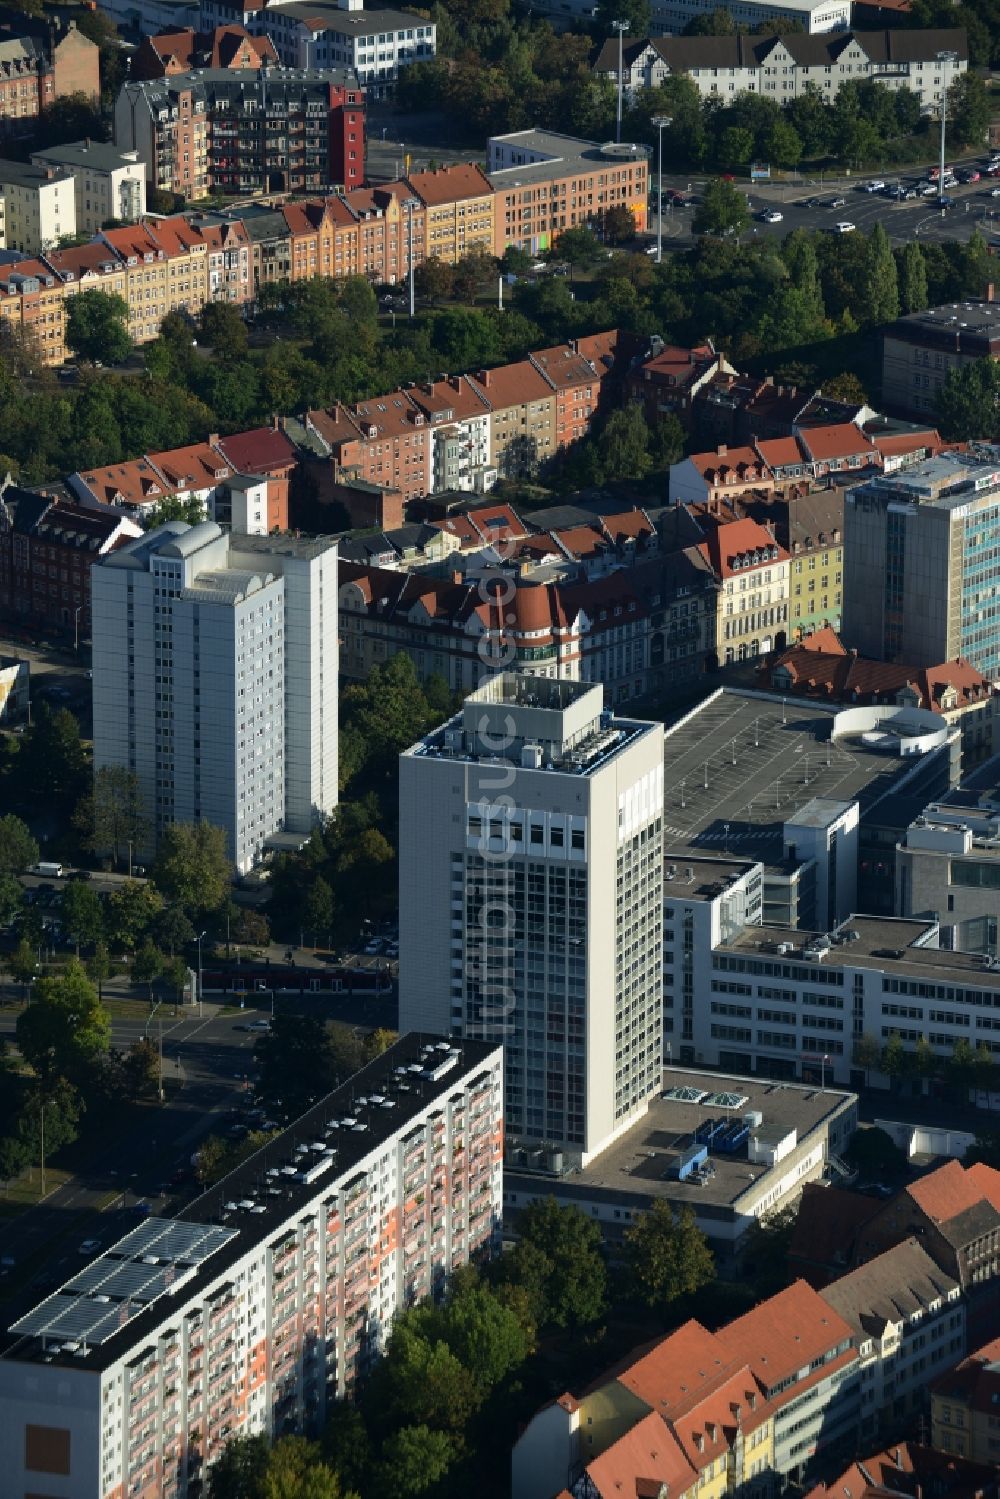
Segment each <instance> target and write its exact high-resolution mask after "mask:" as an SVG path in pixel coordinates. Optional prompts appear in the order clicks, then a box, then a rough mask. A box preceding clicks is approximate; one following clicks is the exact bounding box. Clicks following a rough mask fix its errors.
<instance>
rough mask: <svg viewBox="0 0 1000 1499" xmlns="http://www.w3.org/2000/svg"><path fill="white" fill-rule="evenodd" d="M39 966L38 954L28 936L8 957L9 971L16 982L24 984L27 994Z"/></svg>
mask: <svg viewBox="0 0 1000 1499" xmlns="http://www.w3.org/2000/svg"><path fill="white" fill-rule="evenodd" d="M37 968H38V955H37V953H36V952H35V949H34V948H33V947H32V945H31V943H30V942H29V941H28V939H27V938H26V937H22V938H21V940H20V942H19V943H18V944H17V946H16V947H15V949H14V951H13V952H12V953H11V955H10V957H9V958H8V959H7V971H8V973H9V974H10V976H11V978H12V979H13V980H14V982H15V984H23V985H24V992H25V995H27V993H28V985H29V984H30V983H31V981H32V979H33V978H34V977H35V971H36V969H37Z"/></svg>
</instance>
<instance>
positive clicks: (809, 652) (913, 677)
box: [770, 626, 992, 713]
mask: <svg viewBox="0 0 1000 1499" xmlns="http://www.w3.org/2000/svg"><path fill="white" fill-rule="evenodd" d="M770 671H771V675H772V678H773V676H774V673H775V672H776V671H780V672H782V673H785V672H787V673H788V675H789V676H790V677H791V684H790V685H791V690H792V691H793V692H800V693H803V694H805V695H807V696H810V697H821V698H823V699H824V700H826V701H831V702H852V703H854V702H858V701H859V700H860V701H867V700H875V701H879V700H883V701H884V700H885V699H887V698H891V697H895V696H896V695H897V694H899V693H900V692H902V691H903V690H904V689H906V688H910V689H912V691H914V692H915V693H916V694H917V696H918V698H919V701H920V706H921V707H922V708H929V709H930V710H931V711H932V712H935V713H940V712H947V711H950V710H947V709H944V708H943V707H942V700H943V697H944V694H945V692H946V691H947V690H948V689H949V688H953V689H954V690H955V693H956V695H957V696H956V702H955V706H956V707H965V706H966V705H967V704H969V703H975V702H980V701H982V700H984V699H986V698H988V697H989V696H990V695H991V693H992V687H991V685H990V682H989V681H988V679H987V678H986V677H984V676H983V674H982V673H981V672H979V671H977V670H976V668H975V667H974V666H972V665H971V663H970V662H968V661H965V660H963V659H962V658H961V657H959V658H958V659H957V660H955V661H945V662H942V663H941V665H939V666H907V665H905V664H903V663H899V662H887V661H871V660H869V659H868V658H867V657H865V656H857V655H855V654H854V652H852V651H846V650H845V649H844V647H843V645H842V644H841V642H840V639H839V637H838V636H837V634H836V633H835V631H833V630H832V629H830V628H829V626H827V627H826V628H824V629H823V630H819V631H817V632H816V634H815V635H809V636H806V638H805V639H804V640H800V641H799V642H798V643H797V644H796V645H793V646H790V647H789V649H788V650H787V651H785V652H784V653H783V654H782V655H781V656H779V658H778V660H777V661H775V663H774V665H773V666H772V667H771V668H770ZM785 690H788V689H787V687H786V689H785Z"/></svg>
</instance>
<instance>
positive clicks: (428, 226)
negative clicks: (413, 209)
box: [404, 162, 494, 265]
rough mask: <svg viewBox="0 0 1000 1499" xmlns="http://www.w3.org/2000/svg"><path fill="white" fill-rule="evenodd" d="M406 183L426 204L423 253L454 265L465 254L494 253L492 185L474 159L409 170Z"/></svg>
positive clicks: (405, 179)
mask: <svg viewBox="0 0 1000 1499" xmlns="http://www.w3.org/2000/svg"><path fill="white" fill-rule="evenodd" d="M404 182H405V183H406V186H407V187H409V188H410V190H411V192H412V193H414V195H415V196H416V197H418V198H419V199H420V201H421V203H423V205H424V209H425V214H424V225H425V228H424V233H425V247H424V253H425V254H426V255H428V256H431V255H435V256H437V258H438V259H439V260H444V261H446V262H447V264H448V265H455V264H457V262H458V261H459V260H461V259H462V258H463V257H464V256H465V255H474V254H476V253H477V252H478V253H481V254H483V255H492V254H493V203H494V195H493V188H492V187H491V185H490V182H489V179H488V178H487V177H486V176H484V174H483V172H482V171H481V170H480V168H479V167H477V166H475V165H474V164H473V163H472V162H469V163H467V164H465V165H459V166H451V167H438V168H437V169H436V170H435V171H427V172H410V173H409V174H408V175H407V176H406V177H405V178H404Z"/></svg>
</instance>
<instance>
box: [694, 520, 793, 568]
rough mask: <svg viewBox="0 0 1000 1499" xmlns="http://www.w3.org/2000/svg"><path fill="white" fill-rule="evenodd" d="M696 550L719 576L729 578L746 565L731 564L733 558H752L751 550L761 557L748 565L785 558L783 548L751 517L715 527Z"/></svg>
mask: <svg viewBox="0 0 1000 1499" xmlns="http://www.w3.org/2000/svg"><path fill="white" fill-rule="evenodd" d="M698 550H699V552H701V554H702V556H703V557H704V558H705V560H706V562H708V563H709V564H710V565H711V567H712V569H713V571H714V572H715V573H716V575H717V576H718V577H720V578H731V577H733V576H734V574H735V573H737V572H745V571H746V570H747V569H746V568H737V567H734V565H733V564H734V562H735V561H736V559H737V558H739V557H747V556H750V557H752V556H753V555H754V553H757V554H758V555H759V556H760V558H761V560H760V561H759V562H758V563H757V564H752V563H751V564H748V566H753V565H756V566H759V567H772V566H774V564H775V563H779V562H787V561H788V553H787V552H786V551H785V549H784V547H782V546H779V545H778V543H777V542H776V541H775V540H774V537H773V536H771V534H770V533H769V532H768V531H766V530H765V529H764V527H763V526H761V525H758V523H757V521H755V520H735V521H730V522H729V523H728V524H727V525H724V526H719V527H717V528H716V530H714V531H712V532H711V533H710V534H709V535H708V536H707V537H706V538H705V540H704V541H703V542H701V543H700V544H699V546H698ZM772 552H773V553H774V555H773V556H772V555H771V553H772Z"/></svg>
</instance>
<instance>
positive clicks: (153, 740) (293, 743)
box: [91, 521, 338, 872]
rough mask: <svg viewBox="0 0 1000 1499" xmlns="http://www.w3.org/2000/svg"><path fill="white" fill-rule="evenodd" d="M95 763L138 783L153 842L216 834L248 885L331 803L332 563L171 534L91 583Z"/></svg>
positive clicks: (275, 547)
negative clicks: (188, 826)
mask: <svg viewBox="0 0 1000 1499" xmlns="http://www.w3.org/2000/svg"><path fill="white" fill-rule="evenodd" d="M91 590H92V613H93V671H94V682H93V690H94V764H95V767H97V768H99V767H101V766H103V765H122V766H126V767H127V768H128V769H129V770H132V771H134V772H135V774H136V775H137V776H138V778H139V784H140V786H141V788H142V792H143V796H144V799H145V805H146V809H147V812H148V815H149V820H150V824H151V828H152V834H153V839H154V842H155V837H156V836H157V835H158V834H159V833H160V832H162V830H163V829H164V828H165V827H168V826H169V825H170V824H171V823H173V822H198V821H206V822H210V823H214V824H216V825H217V826H220V827H224V828H225V829H226V833H227V836H228V840H229V851H230V854H231V856H232V860H233V864H234V866H235V867H236V869H237V870H238V871H240V872H246V871H247V870H248V869H250V868H251V867H252V866H253V864H254V863H256V862H257V861H258V860H259V859H260V858H261V856H262V854H263V853H264V852H265V850H267V849H274V848H282V847H288V846H296V845H297V844H298V843H301V842H302V841H304V839H305V838H306V837H307V836H308V835H309V832H310V831H311V829H312V828H313V827H314V826H315V824H316V823H317V821H319V820H321V819H322V818H324V817H327V816H329V815H330V813H331V812H332V811H333V809H334V808H335V806H336V804H337V660H338V645H337V600H336V590H337V554H336V547H335V545H334V544H333V543H331V542H328V541H325V540H311V541H304V540H296V539H294V538H288V537H268V536H227V535H225V534H224V533H223V532H222V530H221V529H220V527H219V526H218V525H217V524H216V523H215V522H214V521H206V522H204V523H202V524H201V525H198V526H193V527H192V526H185V525H184V524H183V523H182V522H179V521H170V522H168V523H167V524H166V525H164V526H160V527H158V528H157V529H156V530H154V531H150V532H148V533H147V534H146V535H145V536H142V537H140V538H139V539H137V540H136V541H134V542H130V543H129V544H128V545H127V546H125V547H122V548H121V549H120V550H119V551H117V552H115V553H113V554H111V555H110V556H108V557H107V558H103V559H102V560H101V562H100V563H99V564H97V565H96V566H95V567H94V569H93V573H92V581H91Z"/></svg>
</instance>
